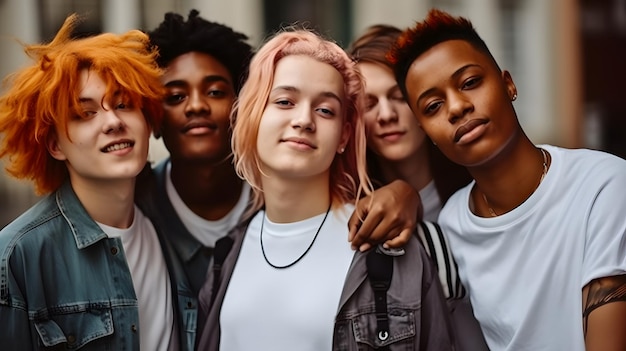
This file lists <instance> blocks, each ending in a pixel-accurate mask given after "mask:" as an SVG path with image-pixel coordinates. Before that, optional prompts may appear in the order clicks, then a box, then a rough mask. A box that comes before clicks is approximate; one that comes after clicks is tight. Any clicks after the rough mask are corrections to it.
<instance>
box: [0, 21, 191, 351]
mask: <svg viewBox="0 0 626 351" xmlns="http://www.w3.org/2000/svg"><path fill="white" fill-rule="evenodd" d="M78 20H79V18H78V16H77V15H71V16H69V17H68V18H67V19H66V20H65V22H64V24H63V26H62V27H61V29H60V30H59V31H58V33H57V34H56V36H55V38H54V39H53V40H52V41H51V42H49V43H42V44H32V45H25V48H24V50H25V52H26V54H27V55H28V56H29V57H30V58H31V59H32V61H33V62H32V63H31V64H30V65H27V66H26V67H24V68H22V69H20V70H18V71H16V72H15V73H14V74H12V75H11V76H10V77H9V78H8V79H7V81H6V82H7V90H6V92H5V93H4V94H3V95H2V96H0V133H1V134H2V138H1V141H2V142H1V143H0V157H7V161H8V162H7V170H8V172H9V173H10V174H12V175H13V176H15V177H17V178H19V179H28V180H32V181H33V183H34V185H35V189H36V191H37V192H38V193H40V194H45V195H47V196H45V197H44V198H43V199H42V200H41V201H39V202H38V203H37V204H35V205H34V206H33V207H31V208H30V209H29V210H27V211H26V212H25V213H24V214H22V215H21V216H19V217H18V218H17V219H15V220H14V221H13V222H12V223H10V224H8V225H7V226H6V227H5V228H4V229H2V230H1V231H0V325H1V326H2V328H0V345H1V346H2V348H3V349H4V350H43V349H46V350H52V349H54V350H60V349H63V350H68V349H81V350H139V349H140V348H141V349H143V350H161V351H170V350H191V347H193V343H192V344H191V347H188V348H185V347H184V346H183V345H182V344H179V340H178V332H179V331H181V330H184V329H186V326H185V325H183V323H181V324H180V325H179V324H178V323H177V322H187V321H182V320H180V319H178V318H177V317H176V307H175V300H177V298H178V296H177V292H176V291H175V290H174V288H173V286H172V285H171V282H173V281H176V280H177V278H176V277H175V276H172V275H171V273H170V272H169V266H168V262H169V258H170V257H171V255H169V252H170V251H169V249H168V247H167V245H164V243H163V242H162V241H161V235H160V231H159V229H160V228H159V227H158V226H157V225H156V224H154V223H153V222H151V221H150V220H148V218H147V216H146V215H145V214H144V213H143V211H141V210H140V209H139V208H138V207H137V206H136V205H135V201H136V197H135V195H134V194H135V188H136V187H137V185H138V184H139V183H140V182H139V181H138V180H137V176H138V175H139V174H140V172H141V171H142V169H144V167H145V165H146V162H147V158H148V148H149V138H150V133H151V131H152V130H153V129H154V128H159V123H160V121H161V117H162V107H161V100H162V97H163V87H162V85H161V82H160V76H161V70H160V69H159V67H158V66H157V65H156V64H155V61H154V59H155V57H156V52H154V51H153V50H150V48H149V46H148V44H149V42H148V36H147V35H146V34H145V33H142V32H140V31H138V30H132V31H128V32H126V33H123V34H120V35H116V34H111V33H106V34H100V35H96V36H91V37H87V38H83V39H75V38H74V37H73V34H74V29H75V28H76V25H77V23H78Z"/></svg>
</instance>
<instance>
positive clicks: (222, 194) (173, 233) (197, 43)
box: [143, 10, 419, 338]
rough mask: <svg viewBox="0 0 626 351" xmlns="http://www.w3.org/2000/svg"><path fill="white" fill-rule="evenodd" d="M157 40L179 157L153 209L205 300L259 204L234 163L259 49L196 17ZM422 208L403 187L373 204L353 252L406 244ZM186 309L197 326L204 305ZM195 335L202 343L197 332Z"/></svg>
mask: <svg viewBox="0 0 626 351" xmlns="http://www.w3.org/2000/svg"><path fill="white" fill-rule="evenodd" d="M148 35H149V37H150V42H151V44H152V45H153V46H154V47H155V48H156V49H157V50H158V52H159V57H158V59H157V62H158V64H159V66H160V67H161V68H162V69H163V70H164V73H163V75H162V77H161V81H162V83H163V85H164V86H165V89H166V95H165V98H164V100H163V107H164V111H165V116H164V122H163V125H162V128H161V129H159V130H157V131H156V132H155V135H156V136H157V137H162V138H163V142H164V144H165V147H166V148H167V150H168V151H169V153H170V155H169V157H168V158H167V159H165V160H163V161H162V162H160V163H159V164H158V165H156V166H155V167H154V172H153V173H154V175H155V177H153V180H154V181H155V183H156V184H154V186H155V190H154V191H153V194H152V196H153V197H154V201H152V202H150V201H146V202H145V203H144V207H143V208H144V209H145V210H146V212H147V213H149V214H150V216H151V217H152V218H153V220H154V221H158V222H159V223H162V225H163V226H164V228H165V230H164V231H165V233H166V234H165V235H166V237H167V239H168V241H170V242H171V244H172V245H173V247H174V249H175V251H176V254H177V257H178V258H179V259H180V262H181V266H182V267H181V268H182V269H183V270H184V272H185V274H186V277H187V281H186V282H182V285H187V287H188V289H189V296H191V297H192V299H193V300H195V297H196V296H197V294H198V292H199V290H200V288H201V287H202V285H203V283H204V281H205V277H206V273H207V269H208V266H209V262H210V261H211V258H212V256H213V254H214V248H215V243H216V241H217V240H218V239H220V238H222V237H224V236H226V234H228V233H229V232H230V231H231V230H232V229H233V228H234V227H235V226H236V225H237V224H239V223H240V221H242V220H243V219H245V217H246V209H247V208H248V207H249V206H250V204H251V201H252V198H251V196H250V194H251V188H250V185H248V183H247V182H245V181H244V180H242V179H241V178H240V177H239V176H238V175H237V174H236V172H235V167H234V165H233V163H232V152H231V129H230V125H231V121H230V115H231V110H232V107H233V104H234V103H235V101H236V98H237V95H238V93H239V89H240V87H241V86H242V84H243V82H244V80H245V79H246V76H247V69H248V64H249V61H250V59H251V57H252V56H253V49H252V47H251V46H250V45H249V44H248V43H246V40H247V39H248V38H247V36H246V35H244V34H242V33H239V32H236V31H234V30H233V29H232V28H230V27H228V26H225V25H223V24H220V23H216V22H211V21H208V20H205V19H204V18H202V17H200V16H199V12H198V11H196V10H191V11H190V13H189V16H188V17H187V18H186V19H185V18H184V17H183V16H181V15H179V14H176V13H171V12H170V13H166V14H165V17H164V20H163V22H162V23H161V24H159V26H158V27H157V28H155V29H154V30H152V31H148ZM372 198H375V200H374V201H370V199H372ZM418 204H419V198H418V196H417V193H416V192H415V191H413V189H412V188H411V187H410V185H408V184H407V183H404V182H400V181H398V182H394V183H392V184H390V185H389V186H387V187H384V188H383V189H380V190H378V191H377V192H376V195H375V196H373V197H366V198H363V199H362V200H361V201H360V202H359V206H358V207H357V210H356V211H355V212H354V213H353V215H352V217H351V225H350V228H351V231H350V234H349V238H350V239H352V244H353V246H354V247H358V248H360V249H362V250H365V249H367V248H369V247H371V245H373V244H374V243H378V242H382V241H385V240H387V241H386V244H387V245H389V246H398V245H402V244H404V243H405V242H406V241H408V239H409V238H410V236H411V233H412V231H413V228H415V224H416V222H417V218H416V215H415V213H417V206H418ZM180 285H181V282H179V287H180ZM179 306H180V308H181V312H182V313H183V314H188V315H189V316H186V317H183V318H192V319H194V318H195V313H196V312H197V308H196V306H197V305H196V303H195V301H188V303H187V304H186V305H185V306H183V305H182V304H181V303H180V302H179ZM194 320H195V319H194ZM186 332H187V333H188V334H187V337H188V338H193V335H194V334H195V330H187V331H186Z"/></svg>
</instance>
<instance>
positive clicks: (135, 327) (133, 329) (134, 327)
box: [130, 324, 137, 333]
mask: <svg viewBox="0 0 626 351" xmlns="http://www.w3.org/2000/svg"><path fill="white" fill-rule="evenodd" d="M130 330H132V331H133V333H136V332H137V326H136V325H134V324H133V325H131V326H130Z"/></svg>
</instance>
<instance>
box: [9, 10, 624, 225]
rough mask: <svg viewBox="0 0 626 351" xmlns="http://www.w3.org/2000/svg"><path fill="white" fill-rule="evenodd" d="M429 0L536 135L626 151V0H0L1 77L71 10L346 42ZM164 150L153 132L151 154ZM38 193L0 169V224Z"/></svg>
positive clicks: (102, 24) (96, 26) (417, 14)
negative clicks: (174, 18) (461, 25)
mask: <svg viewBox="0 0 626 351" xmlns="http://www.w3.org/2000/svg"><path fill="white" fill-rule="evenodd" d="M431 7H438V8H441V9H443V10H446V11H449V12H451V13H453V14H455V15H462V16H466V17H468V18H470V19H471V20H472V22H473V23H474V25H475V26H476V28H477V30H478V32H479V33H480V34H481V36H482V37H483V39H484V40H485V41H486V43H487V45H489V47H490V48H491V50H492V53H493V54H494V56H495V58H496V60H498V62H499V63H500V64H501V66H502V67H503V68H504V69H507V70H509V71H510V72H511V73H512V75H513V78H514V80H515V82H516V84H517V87H518V94H519V98H518V100H517V101H516V102H515V106H516V108H517V111H518V114H519V117H520V121H521V123H522V125H523V126H524V128H525V130H526V131H527V133H528V134H529V136H530V137H531V139H532V140H533V141H534V142H536V143H551V144H555V145H560V146H564V147H590V148H595V149H601V150H605V151H608V152H611V153H614V154H616V155H619V156H621V157H626V135H625V134H626V119H625V116H626V104H624V103H623V102H624V100H626V99H624V98H623V95H624V93H625V92H626V91H625V90H626V88H624V86H625V85H624V82H626V0H549V1H545V0H384V1H383V0H228V1H224V0H219V1H218V0H0V77H5V76H6V75H7V74H9V73H10V72H11V71H13V70H15V69H17V68H18V67H20V65H22V64H24V63H25V62H27V61H26V56H25V55H24V53H23V51H22V49H21V46H20V44H19V41H22V42H27V43H31V42H39V41H48V40H50V39H51V38H52V37H53V35H54V34H55V32H56V30H57V29H58V28H59V27H60V25H61V24H62V22H63V20H64V18H65V17H66V15H67V14H69V13H72V12H76V13H79V14H82V15H84V16H86V20H85V21H84V23H83V25H82V26H83V27H82V28H80V30H82V31H85V32H94V33H97V32H103V31H104V32H117V33H119V32H123V31H126V30H129V29H133V28H139V29H147V30H150V29H153V28H155V27H156V26H157V24H158V23H159V22H160V21H161V20H162V19H163V14H164V13H165V12H168V11H175V12H178V13H181V14H183V15H185V16H186V15H187V14H188V12H189V10H190V9H192V8H196V9H198V10H200V14H201V16H203V17H204V18H206V19H208V20H212V21H216V22H220V23H224V24H227V25H229V26H232V27H233V28H235V30H237V31H240V32H243V33H245V34H247V35H248V36H249V37H250V43H251V44H253V45H254V46H256V45H258V44H260V43H261V42H262V41H263V40H264V38H265V37H266V36H267V35H269V34H270V33H272V32H273V31H275V30H276V29H278V28H280V27H281V26H284V25H288V24H291V23H294V22H298V23H303V24H307V25H308V26H310V27H313V28H316V29H317V30H319V31H320V32H321V33H323V34H325V35H327V36H330V37H332V38H334V39H335V40H337V42H338V43H339V44H341V45H342V46H344V47H346V46H347V45H348V44H349V43H350V41H351V40H352V39H353V38H355V37H356V36H357V35H359V34H360V33H361V32H362V31H363V30H364V29H365V28H366V27H367V26H369V25H372V24H378V23H386V24H392V25H395V26H398V27H401V28H402V27H407V26H410V25H412V24H413V23H414V21H416V20H420V19H422V18H423V17H424V15H425V14H426V12H427V11H428V9H429V8H431ZM42 83H43V84H45V83H44V82H42ZM0 137H1V136H0ZM165 155H166V151H165V149H164V147H163V146H162V145H161V144H160V143H159V141H157V140H153V145H152V149H151V155H150V158H151V160H153V161H158V160H160V159H161V158H163V157H164V156H165ZM36 200H37V197H36V196H35V195H34V193H33V190H32V187H31V186H30V185H29V184H27V183H24V182H19V181H16V180H14V179H12V178H9V177H8V176H7V175H6V172H4V170H3V171H2V172H0V228H1V227H2V226H4V225H5V224H6V223H8V222H9V221H10V220H12V219H13V218H15V217H16V216H17V215H18V214H19V213H21V212H22V211H23V210H24V209H26V208H27V207H29V206H30V205H31V204H32V203H33V202H34V201H36Z"/></svg>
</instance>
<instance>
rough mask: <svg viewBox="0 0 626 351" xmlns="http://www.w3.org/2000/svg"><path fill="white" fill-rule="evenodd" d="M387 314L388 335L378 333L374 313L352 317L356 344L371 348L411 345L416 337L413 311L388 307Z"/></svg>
mask: <svg viewBox="0 0 626 351" xmlns="http://www.w3.org/2000/svg"><path fill="white" fill-rule="evenodd" d="M387 316H388V318H389V334H388V335H378V330H377V326H378V324H377V322H376V314H375V313H367V314H362V315H359V316H355V317H353V319H352V328H353V332H354V338H355V340H356V342H357V344H366V345H369V346H370V347H373V348H380V347H384V346H390V347H391V346H392V345H395V346H396V347H397V346H400V347H401V348H400V349H403V346H404V345H406V346H411V347H412V346H413V343H414V338H415V337H416V325H415V312H414V311H411V310H404V309H393V308H390V309H389V310H388V313H387ZM401 345H403V346H401ZM409 349H411V348H409Z"/></svg>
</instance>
